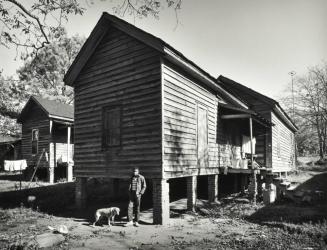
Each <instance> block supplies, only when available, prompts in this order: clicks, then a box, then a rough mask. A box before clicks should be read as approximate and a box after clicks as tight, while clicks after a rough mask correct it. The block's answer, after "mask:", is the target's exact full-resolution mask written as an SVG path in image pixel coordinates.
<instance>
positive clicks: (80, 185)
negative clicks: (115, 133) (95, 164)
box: [75, 177, 87, 209]
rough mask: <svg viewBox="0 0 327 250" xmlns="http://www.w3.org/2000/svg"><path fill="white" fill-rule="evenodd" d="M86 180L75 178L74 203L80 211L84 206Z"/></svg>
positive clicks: (84, 178)
mask: <svg viewBox="0 0 327 250" xmlns="http://www.w3.org/2000/svg"><path fill="white" fill-rule="evenodd" d="M86 184H87V178H86V177H77V178H76V182H75V203H76V206H77V208H78V209H82V208H84V207H85V206H86V199H87V189H86Z"/></svg>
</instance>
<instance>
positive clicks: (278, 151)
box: [277, 125, 280, 158]
mask: <svg viewBox="0 0 327 250" xmlns="http://www.w3.org/2000/svg"><path fill="white" fill-rule="evenodd" d="M277 157H278V158H280V128H279V125H277Z"/></svg>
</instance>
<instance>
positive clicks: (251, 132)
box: [249, 117, 254, 169]
mask: <svg viewBox="0 0 327 250" xmlns="http://www.w3.org/2000/svg"><path fill="white" fill-rule="evenodd" d="M249 122H250V144H251V168H252V169H253V168H254V164H253V124H252V117H250V118H249Z"/></svg>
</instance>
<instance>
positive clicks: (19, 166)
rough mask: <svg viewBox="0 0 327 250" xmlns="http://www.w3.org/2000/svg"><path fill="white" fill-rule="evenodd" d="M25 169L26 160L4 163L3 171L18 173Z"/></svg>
mask: <svg viewBox="0 0 327 250" xmlns="http://www.w3.org/2000/svg"><path fill="white" fill-rule="evenodd" d="M26 168H27V163H26V160H17V161H7V160H5V161H4V170H5V171H10V172H12V171H20V170H24V169H26Z"/></svg>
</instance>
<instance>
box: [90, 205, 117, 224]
mask: <svg viewBox="0 0 327 250" xmlns="http://www.w3.org/2000/svg"><path fill="white" fill-rule="evenodd" d="M119 213H120V209H119V208H118V207H109V208H100V209H98V210H97V211H96V212H95V222H94V223H93V226H95V224H96V223H97V222H98V221H99V220H100V218H102V217H107V218H108V226H109V227H110V226H111V223H110V222H112V224H114V223H115V216H116V215H119Z"/></svg>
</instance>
